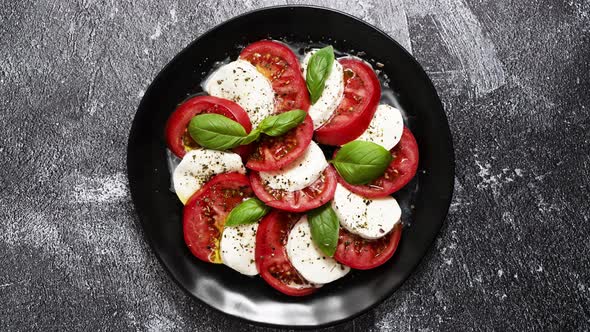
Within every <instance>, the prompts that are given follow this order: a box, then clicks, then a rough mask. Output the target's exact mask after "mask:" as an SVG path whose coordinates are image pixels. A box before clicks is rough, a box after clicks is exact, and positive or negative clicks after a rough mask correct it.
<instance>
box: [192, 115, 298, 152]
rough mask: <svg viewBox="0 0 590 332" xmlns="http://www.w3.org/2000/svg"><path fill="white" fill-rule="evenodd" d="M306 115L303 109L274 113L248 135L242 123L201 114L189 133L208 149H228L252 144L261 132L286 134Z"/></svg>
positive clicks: (276, 134) (223, 117) (194, 119)
mask: <svg viewBox="0 0 590 332" xmlns="http://www.w3.org/2000/svg"><path fill="white" fill-rule="evenodd" d="M306 116H307V113H306V112H305V111H302V110H292V111H289V112H285V113H281V114H277V115H272V116H269V117H267V118H265V119H264V120H262V122H261V123H260V124H259V125H258V127H256V128H255V129H254V130H252V131H251V132H250V134H247V133H246V130H245V129H244V127H242V125H241V124H239V123H238V122H236V121H234V120H231V119H229V118H227V117H225V116H223V115H220V114H199V115H197V116H195V117H193V118H192V119H191V121H190V123H189V125H188V132H189V134H190V136H191V137H192V138H193V139H194V140H195V142H197V143H198V144H199V145H200V146H202V147H204V148H207V149H214V150H227V149H232V148H235V147H237V146H239V145H246V144H250V143H252V142H254V141H255V140H257V139H258V138H259V137H260V134H266V135H269V136H280V135H284V134H286V133H287V132H288V131H289V130H291V129H293V128H295V127H297V126H298V125H299V124H300V123H301V122H303V120H305V117H306Z"/></svg>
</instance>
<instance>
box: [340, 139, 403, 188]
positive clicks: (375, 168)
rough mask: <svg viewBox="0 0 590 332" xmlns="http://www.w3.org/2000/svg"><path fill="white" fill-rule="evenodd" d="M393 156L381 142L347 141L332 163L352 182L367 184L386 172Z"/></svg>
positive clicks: (347, 180)
mask: <svg viewBox="0 0 590 332" xmlns="http://www.w3.org/2000/svg"><path fill="white" fill-rule="evenodd" d="M392 160H393V157H391V153H389V151H387V150H386V149H385V148H384V147H382V146H381V145H379V144H375V143H372V142H365V141H352V142H350V143H346V144H344V145H343V146H342V148H341V149H340V150H339V151H338V153H337V154H336V157H335V158H334V160H332V164H333V165H334V167H335V168H336V170H337V171H338V173H339V174H340V175H341V176H342V177H343V178H344V179H345V180H346V182H348V183H350V184H366V183H369V182H371V181H373V180H375V179H377V178H378V177H380V176H381V175H383V173H385V170H386V169H387V166H389V164H390V163H391V161H392Z"/></svg>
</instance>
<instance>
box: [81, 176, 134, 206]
mask: <svg viewBox="0 0 590 332" xmlns="http://www.w3.org/2000/svg"><path fill="white" fill-rule="evenodd" d="M77 182H78V183H77V184H76V185H75V186H74V191H73V201H74V202H77V203H111V202H118V201H121V200H123V199H125V198H126V197H128V194H129V192H128V190H127V184H126V183H127V180H126V177H125V176H124V175H123V173H115V174H113V175H108V176H94V177H87V176H83V175H80V176H78V178H77Z"/></svg>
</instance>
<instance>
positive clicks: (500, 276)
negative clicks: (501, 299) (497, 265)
mask: <svg viewBox="0 0 590 332" xmlns="http://www.w3.org/2000/svg"><path fill="white" fill-rule="evenodd" d="M503 275H504V271H502V269H500V270H498V277H499V278H502V276H503Z"/></svg>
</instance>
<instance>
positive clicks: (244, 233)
mask: <svg viewBox="0 0 590 332" xmlns="http://www.w3.org/2000/svg"><path fill="white" fill-rule="evenodd" d="M257 230H258V223H253V224H247V225H239V226H231V227H225V228H224V229H223V234H222V236H221V244H220V249H221V261H222V262H223V264H225V265H227V266H229V267H231V268H232V269H234V270H236V271H238V272H240V273H241V274H245V275H249V276H254V275H257V274H258V270H257V269H256V263H255V261H254V257H255V255H254V248H255V246H256V231H257Z"/></svg>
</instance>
